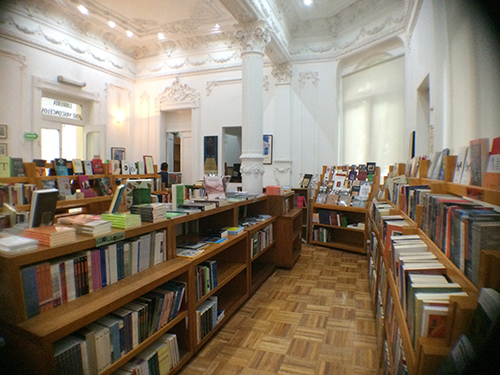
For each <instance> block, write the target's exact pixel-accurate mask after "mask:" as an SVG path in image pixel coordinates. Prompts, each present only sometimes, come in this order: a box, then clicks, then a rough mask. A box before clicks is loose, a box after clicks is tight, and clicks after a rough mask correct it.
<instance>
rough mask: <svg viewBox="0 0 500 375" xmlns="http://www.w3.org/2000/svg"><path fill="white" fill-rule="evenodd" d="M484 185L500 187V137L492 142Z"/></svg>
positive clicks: (491, 187)
mask: <svg viewBox="0 0 500 375" xmlns="http://www.w3.org/2000/svg"><path fill="white" fill-rule="evenodd" d="M483 187H485V188H487V189H492V190H499V189H500V137H497V138H494V139H493V142H492V143H491V151H490V155H489V157H488V164H487V166H486V174H485V176H484V181H483Z"/></svg>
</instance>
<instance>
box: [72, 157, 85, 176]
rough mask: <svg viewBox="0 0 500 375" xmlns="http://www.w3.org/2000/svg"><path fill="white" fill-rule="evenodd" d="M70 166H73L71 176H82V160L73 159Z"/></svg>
mask: <svg viewBox="0 0 500 375" xmlns="http://www.w3.org/2000/svg"><path fill="white" fill-rule="evenodd" d="M71 164H72V165H73V174H77V175H78V174H84V171H83V162H82V159H73V160H71Z"/></svg>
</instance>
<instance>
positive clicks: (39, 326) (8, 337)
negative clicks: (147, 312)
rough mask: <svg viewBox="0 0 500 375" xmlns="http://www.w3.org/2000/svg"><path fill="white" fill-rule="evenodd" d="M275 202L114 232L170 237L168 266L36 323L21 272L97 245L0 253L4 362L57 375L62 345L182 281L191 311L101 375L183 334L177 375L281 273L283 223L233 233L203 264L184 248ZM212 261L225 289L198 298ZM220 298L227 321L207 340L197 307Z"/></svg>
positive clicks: (22, 370)
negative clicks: (256, 241)
mask: <svg viewBox="0 0 500 375" xmlns="http://www.w3.org/2000/svg"><path fill="white" fill-rule="evenodd" d="M268 203H269V201H268V197H265V196H264V197H261V198H258V199H256V200H253V201H250V200H248V201H244V202H238V203H232V204H229V205H226V206H223V207H218V208H215V209H212V210H209V211H205V212H200V213H196V214H190V215H186V216H181V217H177V218H174V219H170V220H165V221H161V222H157V223H143V224H142V225H141V226H140V227H136V228H133V229H130V230H125V231H124V232H121V231H119V230H114V231H113V234H116V235H117V236H123V238H124V239H125V240H128V239H135V238H138V237H141V236H144V235H147V234H148V233H151V232H153V231H165V232H166V243H167V251H166V260H165V261H163V262H161V263H159V264H156V265H152V266H150V267H149V268H146V269H144V270H142V271H139V272H138V273H135V274H132V275H130V276H127V277H125V278H123V279H121V280H118V281H116V282H115V283H113V284H111V285H108V286H105V287H102V288H101V289H99V290H96V291H93V292H91V293H89V294H86V295H82V296H80V297H78V298H76V299H74V300H72V301H69V302H67V303H65V304H63V305H60V306H57V307H54V308H52V309H51V310H49V311H46V312H43V313H41V314H40V315H36V316H34V317H32V318H30V319H27V315H26V311H25V306H24V297H23V284H22V282H23V281H22V278H21V270H22V269H23V268H24V267H26V266H30V265H34V264H39V263H44V262H51V261H54V260H59V259H64V258H65V257H67V256H73V255H75V254H77V253H79V252H87V251H91V250H95V249H96V239H95V238H93V237H84V236H77V240H76V242H74V243H71V244H66V245H61V246H57V247H52V248H48V247H43V246H39V247H38V249H36V250H32V251H27V252H21V253H12V254H5V253H0V285H1V288H0V300H1V301H2V305H1V306H0V336H2V337H3V338H4V339H5V346H4V347H2V348H0V356H1V357H3V358H12V359H15V360H12V361H10V364H11V365H12V366H13V367H15V370H13V373H16V374H41V375H43V374H51V375H52V374H55V366H56V364H55V359H54V346H53V345H54V342H56V341H58V340H60V339H62V338H64V337H66V336H67V335H69V334H72V333H74V332H75V331H77V330H79V329H81V328H82V327H85V326H87V325H88V324H90V323H92V322H94V321H96V320H97V319H99V318H101V317H103V316H104V315H106V314H109V313H111V312H112V311H114V310H116V309H117V308H120V307H122V306H124V305H125V304H127V303H129V302H131V301H133V300H135V299H136V298H138V297H141V296H143V295H144V294H146V293H148V292H149V291H151V290H153V289H155V288H158V287H159V286H160V285H162V284H164V283H166V282H168V281H171V280H178V281H182V282H184V283H186V285H187V290H186V293H187V297H188V298H187V304H186V306H185V308H183V309H181V311H180V312H179V313H178V315H177V316H176V317H175V318H174V319H173V320H171V321H170V322H168V324H166V325H165V326H163V327H162V328H160V329H159V330H158V331H156V332H153V333H152V334H151V335H149V337H147V338H146V339H145V340H144V341H143V342H141V343H140V344H139V345H138V346H136V347H134V348H133V349H132V350H131V351H129V352H127V353H125V354H123V355H122V356H121V357H120V358H118V359H117V360H116V361H115V362H113V363H112V364H111V365H109V366H108V367H106V368H105V369H103V370H102V371H100V372H99V375H108V374H111V373H112V372H113V371H115V370H117V369H118V368H119V367H121V366H122V365H124V364H125V363H126V362H127V361H129V360H130V359H132V358H133V357H134V356H136V355H137V354H138V353H139V352H141V351H143V350H144V349H145V348H147V347H148V346H149V345H151V344H152V343H154V342H155V341H157V340H158V339H159V338H160V336H162V335H163V334H164V333H166V332H171V333H176V334H177V337H178V339H177V340H178V343H179V350H180V354H181V356H180V357H181V358H180V362H179V363H178V364H177V365H176V366H175V368H173V369H172V371H171V373H172V374H173V373H175V372H177V371H178V370H179V369H180V368H181V367H182V366H183V365H184V364H185V363H186V362H187V361H188V360H189V358H191V356H192V355H193V354H194V353H196V352H197V351H198V350H199V349H200V348H201V347H202V346H203V345H204V344H205V343H206V342H207V341H208V340H209V339H210V337H212V336H213V335H214V333H215V332H216V331H217V330H218V329H219V328H220V326H221V325H222V324H224V322H225V321H227V320H228V319H229V318H230V316H231V315H232V314H233V313H234V312H235V311H236V310H237V309H238V308H239V307H240V306H241V305H242V304H243V303H244V301H245V300H246V299H247V298H248V297H249V295H250V293H251V292H254V291H255V290H256V289H257V288H258V287H259V286H260V285H261V284H262V283H263V282H264V281H265V279H266V278H267V277H268V276H269V275H270V274H271V273H272V272H273V270H274V269H275V267H276V240H275V238H274V235H275V228H274V226H275V222H276V217H275V216H271V217H270V218H268V219H267V220H265V221H263V222H261V223H259V224H256V225H253V226H251V227H248V228H247V229H246V230H245V231H243V232H242V233H241V234H238V235H234V236H232V235H230V236H229V237H228V239H227V240H226V241H224V242H222V243H220V244H211V245H210V246H209V247H208V248H206V249H205V250H204V252H203V253H202V255H201V256H199V257H198V258H195V259H186V258H180V257H176V251H175V249H176V246H177V244H179V243H181V242H183V241H186V240H190V241H195V240H196V241H197V240H199V239H200V237H201V236H202V234H201V233H202V232H203V231H204V230H210V229H218V228H221V227H224V226H236V225H237V224H238V219H239V218H240V215H241V214H243V213H245V214H248V215H256V214H267V213H268V211H267V210H268ZM265 228H270V230H271V233H272V235H271V236H272V239H271V240H270V241H269V243H268V244H267V245H266V246H264V247H263V248H262V250H261V251H259V253H258V254H257V256H254V257H251V249H250V247H249V246H250V243H251V240H250V239H251V236H252V235H254V234H255V233H258V232H259V231H261V230H264V229H265ZM206 261H215V262H216V264H217V286H216V287H214V288H213V289H211V290H210V291H209V292H208V293H206V294H205V295H203V296H202V297H201V298H197V297H196V274H195V272H196V271H195V270H196V267H197V266H198V265H200V264H201V263H203V262H206ZM214 297H216V298H217V302H218V309H219V310H224V318H223V319H222V320H221V321H220V322H219V323H218V324H217V325H216V326H215V327H214V328H213V329H212V330H210V331H209V332H207V333H206V334H205V335H204V337H203V339H201V340H199V339H198V334H197V324H196V321H197V309H198V308H199V307H200V306H201V305H202V304H203V303H204V302H205V301H207V300H209V299H211V298H214Z"/></svg>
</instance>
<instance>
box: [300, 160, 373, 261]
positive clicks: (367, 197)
mask: <svg viewBox="0 0 500 375" xmlns="http://www.w3.org/2000/svg"><path fill="white" fill-rule="evenodd" d="M379 173H380V172H379V168H378V167H376V166H375V164H374V163H368V164H366V165H364V164H363V165H361V166H358V167H355V166H351V167H348V166H339V167H335V166H332V167H328V166H323V173H322V174H321V178H320V180H321V182H320V184H319V186H318V188H317V189H316V194H315V196H314V198H313V203H312V208H311V221H310V230H309V235H310V242H311V243H313V244H316V245H322V246H327V247H331V248H335V249H339V250H348V251H353V252H358V253H361V254H365V253H366V240H367V233H366V228H365V222H366V212H367V208H366V207H367V205H368V204H369V202H370V201H371V199H372V197H373V194H374V192H375V191H376V190H377V189H378V184H379Z"/></svg>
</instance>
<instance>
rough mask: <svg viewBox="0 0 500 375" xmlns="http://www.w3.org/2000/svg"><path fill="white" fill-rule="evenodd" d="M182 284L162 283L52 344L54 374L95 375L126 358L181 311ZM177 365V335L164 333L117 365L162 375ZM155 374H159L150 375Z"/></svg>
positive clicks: (174, 282)
mask: <svg viewBox="0 0 500 375" xmlns="http://www.w3.org/2000/svg"><path fill="white" fill-rule="evenodd" d="M185 296H186V283H185V282H182V281H176V280H172V281H168V282H167V283H165V284H163V285H160V286H159V287H158V288H155V289H153V290H152V291H150V292H148V293H146V294H144V295H143V296H141V297H139V298H136V299H135V300H133V301H132V302H129V303H127V304H125V305H124V306H122V307H120V308H118V309H116V310H114V311H112V312H111V313H109V314H106V315H104V316H102V317H101V318H99V319H97V320H96V321H95V322H93V323H91V324H89V325H87V326H85V327H83V328H82V329H80V330H78V331H76V332H75V333H73V334H71V335H69V336H66V337H64V338H63V339H61V340H59V341H56V342H55V343H54V353H55V360H56V367H57V369H58V370H59V369H60V370H61V371H65V372H63V373H64V374H82V375H83V374H89V373H91V374H97V373H99V372H101V371H103V370H104V369H105V368H106V367H108V366H109V365H111V364H112V363H114V362H116V361H117V360H119V359H120V358H121V357H122V356H124V355H125V354H127V353H129V352H130V351H131V350H133V349H134V348H136V347H137V346H138V345H139V344H141V343H142V342H144V341H145V340H146V339H147V338H148V337H150V336H151V335H153V334H154V333H155V332H157V331H158V330H159V329H161V328H162V327H164V326H165V325H166V324H167V323H168V322H170V321H172V320H173V319H174V318H175V317H176V316H177V315H178V313H179V311H181V310H185V308H186V305H185V301H186V300H185ZM179 361H180V354H179V345H178V343H177V336H176V335H175V334H173V333H168V332H167V333H165V334H164V335H162V336H160V337H159V338H158V339H157V340H156V341H155V342H154V343H153V344H152V345H149V346H148V347H147V348H145V349H144V350H143V351H142V352H140V353H138V354H137V355H136V357H134V359H132V360H131V361H129V362H128V363H127V364H125V365H124V366H122V368H123V369H131V368H134V367H136V366H139V367H141V366H144V365H145V366H146V368H148V369H149V368H151V366H153V367H154V368H156V369H157V370H158V371H160V368H161V370H163V372H162V373H165V374H166V373H168V372H169V371H170V370H171V369H172V368H173V367H175V366H176V365H177V364H178V363H179ZM156 373H160V372H156Z"/></svg>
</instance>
